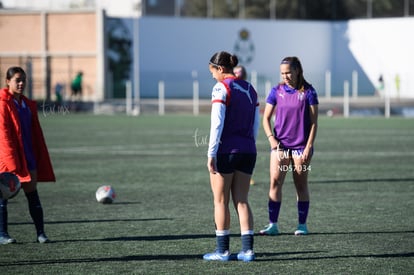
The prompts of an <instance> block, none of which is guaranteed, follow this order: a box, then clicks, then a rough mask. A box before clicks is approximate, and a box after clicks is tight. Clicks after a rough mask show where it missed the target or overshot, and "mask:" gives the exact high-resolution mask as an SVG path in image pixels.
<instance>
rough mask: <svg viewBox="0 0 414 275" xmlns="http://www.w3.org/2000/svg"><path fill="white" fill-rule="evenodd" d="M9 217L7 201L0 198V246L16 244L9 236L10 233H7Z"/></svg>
mask: <svg viewBox="0 0 414 275" xmlns="http://www.w3.org/2000/svg"><path fill="white" fill-rule="evenodd" d="M7 215H8V211H7V200H4V199H1V198H0V244H9V243H15V242H16V240H15V239H13V238H11V237H10V236H9V232H8V231H7V226H8V220H7Z"/></svg>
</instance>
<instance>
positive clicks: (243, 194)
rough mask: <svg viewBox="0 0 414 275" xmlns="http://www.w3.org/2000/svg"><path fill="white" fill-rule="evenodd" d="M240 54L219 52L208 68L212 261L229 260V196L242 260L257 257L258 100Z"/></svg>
mask: <svg viewBox="0 0 414 275" xmlns="http://www.w3.org/2000/svg"><path fill="white" fill-rule="evenodd" d="M237 63H238V59H237V57H236V56H235V55H231V54H230V53H227V52H218V53H215V54H214V55H213V56H212V57H211V59H210V63H209V70H210V72H211V74H212V76H213V78H214V79H215V80H216V81H217V83H216V84H215V85H214V87H213V91H212V109H211V128H210V140H209V147H208V154H207V156H208V159H207V168H208V171H209V172H210V184H211V190H212V192H213V199H214V221H215V225H216V244H217V246H216V250H215V251H214V252H212V253H208V254H205V255H204V257H203V258H204V259H205V260H208V261H228V260H230V255H231V254H230V251H229V248H230V209H229V203H230V195H231V197H232V200H233V205H234V207H235V209H236V211H237V214H238V218H239V223H240V232H241V242H242V250H241V251H240V252H239V253H238V254H237V259H238V260H240V261H246V262H248V261H253V260H254V258H255V254H254V251H253V235H254V230H253V215H252V211H251V209H250V206H249V202H248V195H249V189H250V178H251V175H252V173H253V169H254V167H255V164H256V137H257V133H258V127H259V123H260V120H259V102H258V98H257V93H256V91H255V89H254V87H253V86H252V85H251V84H250V83H249V82H247V81H245V80H243V79H239V78H236V77H235V76H234V74H233V68H234V67H235V66H236V65H237Z"/></svg>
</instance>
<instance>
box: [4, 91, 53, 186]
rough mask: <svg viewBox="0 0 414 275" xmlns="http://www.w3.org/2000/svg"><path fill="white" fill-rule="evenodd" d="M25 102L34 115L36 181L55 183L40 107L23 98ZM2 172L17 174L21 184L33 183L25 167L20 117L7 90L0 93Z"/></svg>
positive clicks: (33, 137)
mask: <svg viewBox="0 0 414 275" xmlns="http://www.w3.org/2000/svg"><path fill="white" fill-rule="evenodd" d="M22 100H24V102H25V103H26V105H27V106H29V108H30V111H31V113H32V139H33V150H34V155H35V158H36V164H37V181H39V182H44V181H53V182H54V181H56V178H55V174H54V171H53V166H52V162H51V160H50V156H49V152H48V150H47V146H46V142H45V139H44V136H43V131H42V128H41V126H40V122H39V117H38V114H37V104H36V102H35V101H32V100H30V99H28V98H27V97H25V96H23V95H22ZM0 172H12V173H14V174H16V176H17V177H18V178H19V180H20V182H29V181H30V180H31V178H30V173H29V171H28V169H27V165H26V158H25V154H24V148H23V140H22V133H21V127H20V121H19V114H18V110H17V107H16V105H15V103H14V102H13V96H12V94H10V92H9V90H8V88H3V89H1V90H0Z"/></svg>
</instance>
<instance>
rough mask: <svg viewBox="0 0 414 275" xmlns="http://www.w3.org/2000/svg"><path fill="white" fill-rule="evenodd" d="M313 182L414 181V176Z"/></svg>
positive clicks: (315, 181) (319, 181)
mask: <svg viewBox="0 0 414 275" xmlns="http://www.w3.org/2000/svg"><path fill="white" fill-rule="evenodd" d="M311 182H312V183H356V182H414V178H379V179H372V178H371V179H333V180H314V181H311Z"/></svg>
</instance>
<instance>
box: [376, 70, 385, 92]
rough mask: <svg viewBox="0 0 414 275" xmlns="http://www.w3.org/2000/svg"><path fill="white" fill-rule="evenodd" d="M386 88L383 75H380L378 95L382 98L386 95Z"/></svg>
mask: <svg viewBox="0 0 414 275" xmlns="http://www.w3.org/2000/svg"><path fill="white" fill-rule="evenodd" d="M384 88H385V84H384V77H383V76H382V74H380V76H379V78H378V90H377V92H378V95H380V96H382V95H383V94H384Z"/></svg>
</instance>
